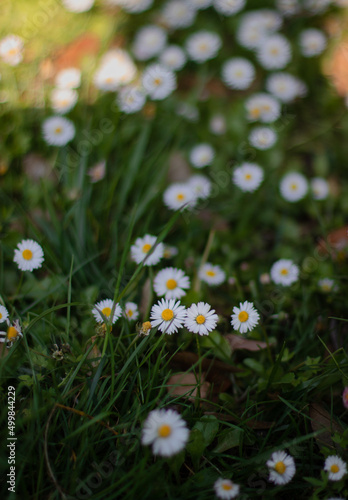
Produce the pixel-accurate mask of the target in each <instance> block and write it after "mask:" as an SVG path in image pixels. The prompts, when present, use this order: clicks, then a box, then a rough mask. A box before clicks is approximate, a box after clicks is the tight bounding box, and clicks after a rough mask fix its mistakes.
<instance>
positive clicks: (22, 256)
mask: <svg viewBox="0 0 348 500" xmlns="http://www.w3.org/2000/svg"><path fill="white" fill-rule="evenodd" d="M17 247H18V249H17V248H16V249H15V254H14V258H13V261H14V262H15V263H16V264H17V266H18V268H19V269H20V270H21V271H33V270H34V269H39V267H41V266H42V263H43V261H44V260H45V259H44V253H43V250H42V248H41V247H40V245H39V244H38V243H37V242H36V241H34V240H22V241H21V242H19V243H18V245H17Z"/></svg>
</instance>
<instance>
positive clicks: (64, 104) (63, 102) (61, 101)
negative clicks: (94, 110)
mask: <svg viewBox="0 0 348 500" xmlns="http://www.w3.org/2000/svg"><path fill="white" fill-rule="evenodd" d="M50 99H51V107H52V109H53V110H54V111H55V112H56V113H59V114H62V115H64V114H65V113H67V112H68V111H70V110H71V109H72V108H73V107H74V106H75V104H76V103H77V99H78V93H77V92H76V90H73V89H60V88H57V89H53V90H52V92H51V96H50Z"/></svg>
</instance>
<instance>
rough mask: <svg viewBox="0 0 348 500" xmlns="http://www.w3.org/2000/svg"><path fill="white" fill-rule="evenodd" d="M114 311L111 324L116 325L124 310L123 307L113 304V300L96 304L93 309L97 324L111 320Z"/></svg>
mask: <svg viewBox="0 0 348 500" xmlns="http://www.w3.org/2000/svg"><path fill="white" fill-rule="evenodd" d="M112 311H113V315H112V319H111V324H112V325H114V324H115V323H116V321H117V320H118V318H119V317H120V316H121V314H122V309H121V306H120V305H119V304H117V303H116V302H113V300H111V299H105V300H101V301H100V302H97V303H96V304H94V307H93V309H92V314H93V316H94V318H95V320H96V322H97V323H104V322H105V320H109V318H110V317H111V313H112Z"/></svg>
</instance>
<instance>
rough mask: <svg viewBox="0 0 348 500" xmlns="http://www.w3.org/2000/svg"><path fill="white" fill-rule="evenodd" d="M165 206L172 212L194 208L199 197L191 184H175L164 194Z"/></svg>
mask: <svg viewBox="0 0 348 500" xmlns="http://www.w3.org/2000/svg"><path fill="white" fill-rule="evenodd" d="M163 201H164V204H165V205H166V206H167V207H168V208H169V209H170V210H180V209H181V208H188V209H190V208H192V207H194V206H195V204H196V202H197V196H196V195H195V193H194V192H193V189H192V187H191V186H190V185H189V183H183V182H174V183H173V184H171V185H170V186H169V187H168V188H167V189H166V190H165V191H164V193H163Z"/></svg>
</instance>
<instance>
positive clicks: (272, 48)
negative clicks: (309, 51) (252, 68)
mask: <svg viewBox="0 0 348 500" xmlns="http://www.w3.org/2000/svg"><path fill="white" fill-rule="evenodd" d="M257 58H258V61H259V63H260V64H261V66H262V67H263V68H265V69H281V68H284V67H285V66H286V65H287V64H288V63H289V62H290V59H291V46H290V44H289V42H288V40H287V39H286V38H285V37H284V36H283V35H279V34H276V35H272V36H269V37H267V38H266V40H265V41H264V42H263V43H262V44H261V45H260V47H259V49H258V53H257Z"/></svg>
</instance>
